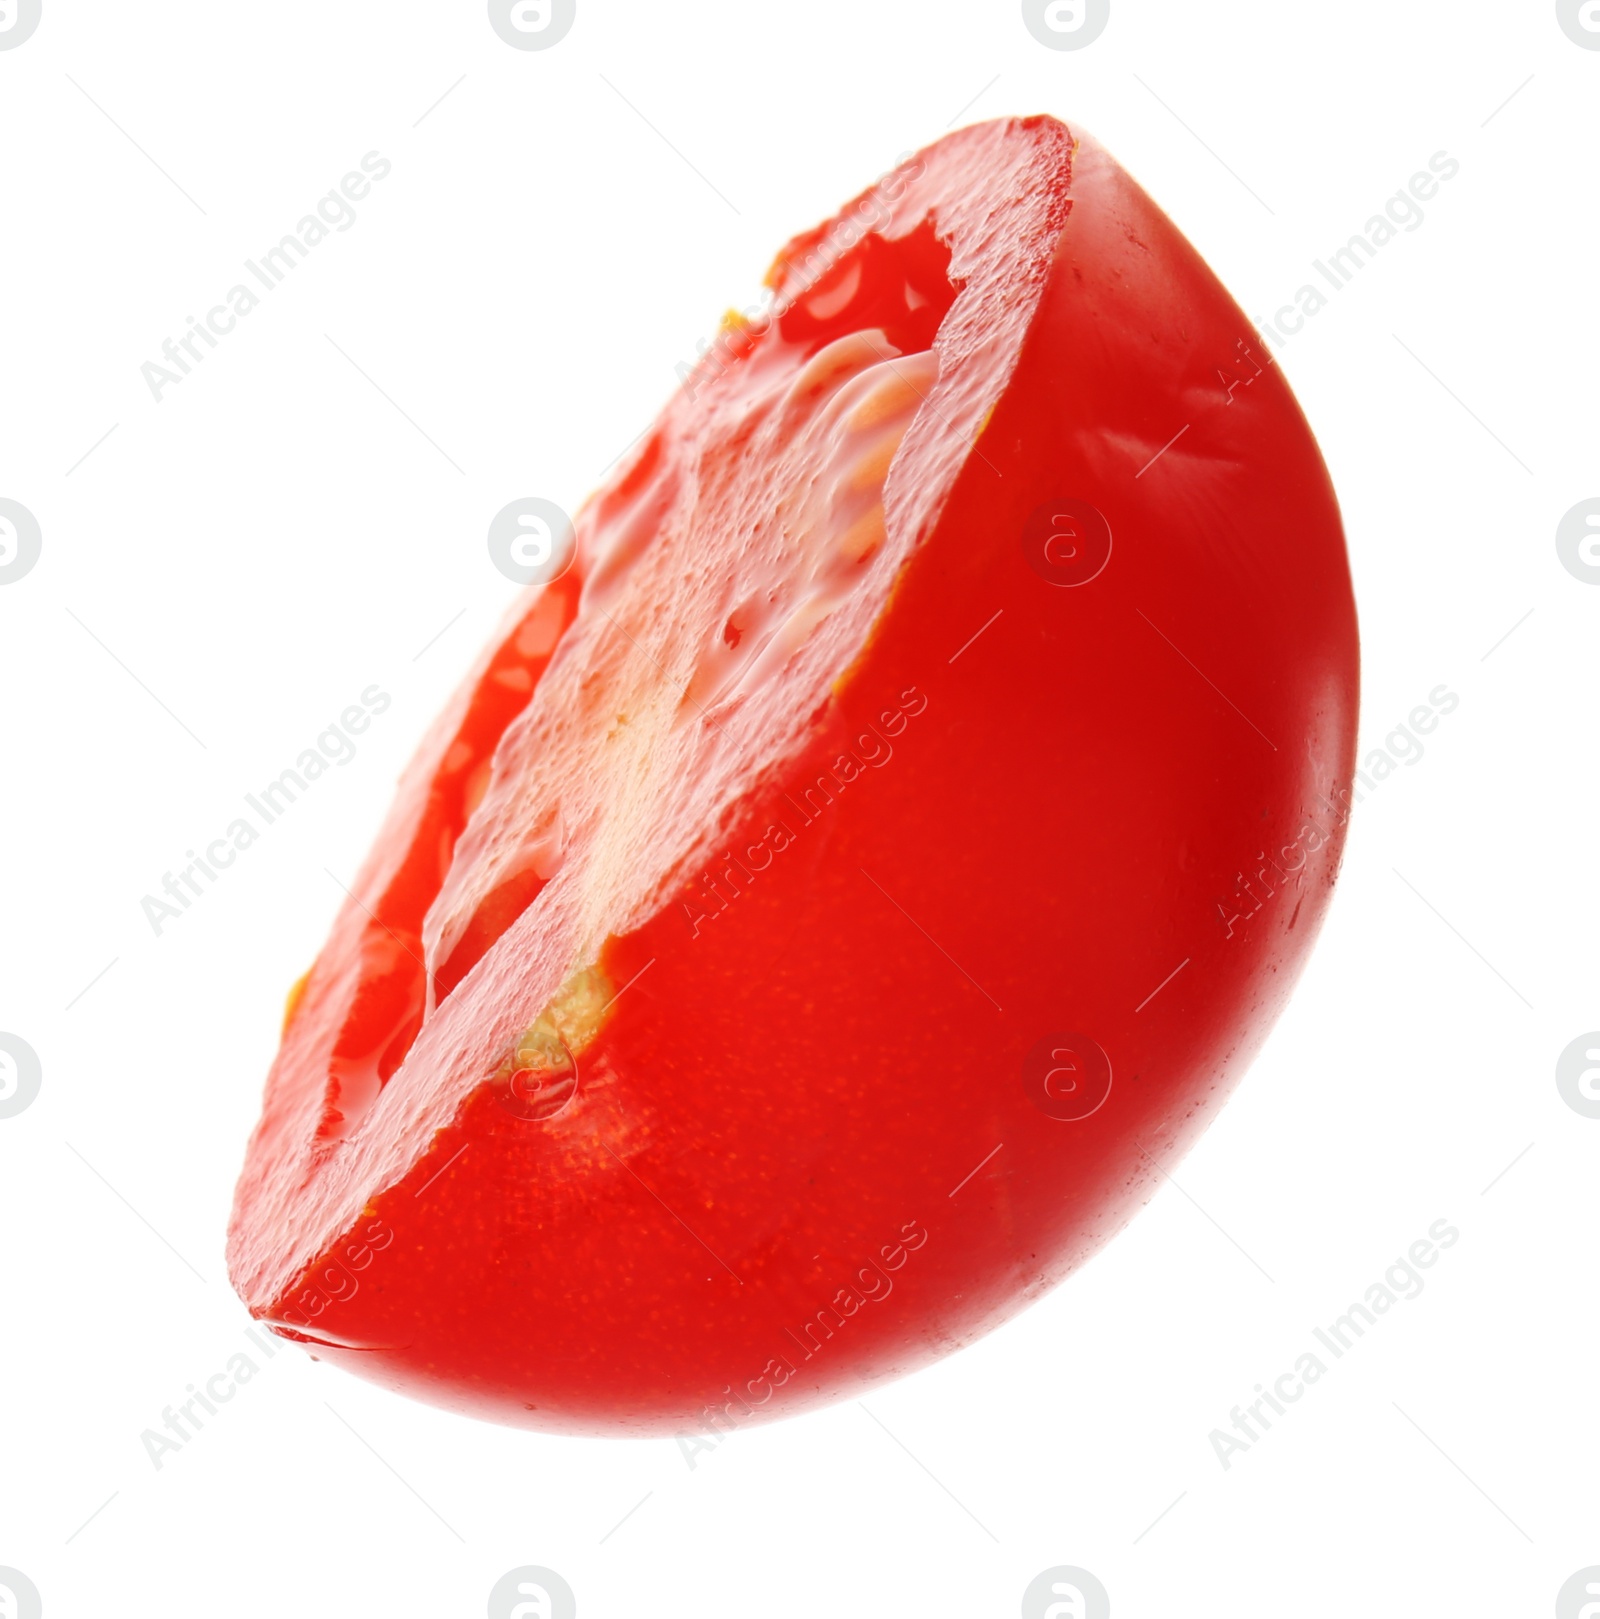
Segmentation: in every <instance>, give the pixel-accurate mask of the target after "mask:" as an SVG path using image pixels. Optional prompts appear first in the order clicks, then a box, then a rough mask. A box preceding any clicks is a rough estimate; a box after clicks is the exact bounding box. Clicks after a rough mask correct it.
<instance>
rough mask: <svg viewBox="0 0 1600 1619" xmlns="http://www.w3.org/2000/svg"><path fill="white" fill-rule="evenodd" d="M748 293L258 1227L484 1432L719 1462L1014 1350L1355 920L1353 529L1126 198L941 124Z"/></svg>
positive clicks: (352, 939)
mask: <svg viewBox="0 0 1600 1619" xmlns="http://www.w3.org/2000/svg"><path fill="white" fill-rule="evenodd" d="M769 280H770V286H771V291H772V311H771V314H770V315H769V316H767V317H764V318H762V319H760V320H758V321H742V320H739V319H736V318H735V319H730V321H729V322H728V323H727V324H726V325H725V327H724V329H723V331H722V332H721V334H719V338H718V341H717V343H716V344H715V345H714V346H713V347H712V349H711V351H710V352H709V353H708V354H707V356H706V357H705V359H704V360H703V361H702V362H701V364H700V365H699V366H698V367H697V368H696V370H695V372H694V374H693V375H692V376H691V377H690V379H689V380H688V382H687V384H686V385H685V386H684V388H683V389H682V390H681V391H680V392H679V393H678V394H677V395H676V396H675V397H674V398H673V399H672V400H671V401H670V402H669V403H668V405H667V406H666V408H665V409H664V410H663V412H662V413H661V416H660V418H659V420H658V421H657V422H656V424H655V425H654V427H653V428H652V429H651V431H650V432H649V433H648V434H647V435H646V436H645V438H644V439H643V440H642V441H641V443H640V444H639V446H638V448H637V449H636V450H635V451H634V452H633V454H632V455H631V456H630V458H629V459H628V460H627V461H626V462H625V463H624V464H623V465H622V466H621V467H620V468H619V469H618V471H617V472H616V474H615V476H614V477H613V478H612V479H611V480H610V481H609V482H608V483H607V484H606V485H605V487H603V488H602V489H601V490H600V491H599V492H598V493H597V494H596V495H595V496H593V497H592V499H591V500H590V501H589V503H588V504H587V505H586V506H585V508H584V509H583V511H582V512H581V513H580V514H579V516H578V518H577V521H576V523H575V533H576V548H577V553H576V561H575V563H574V565H573V567H572V568H571V569H570V570H569V571H568V572H566V573H565V574H563V575H561V576H560V577H559V578H558V579H557V580H556V581H555V582H554V583H552V584H549V585H546V586H544V587H542V588H540V589H536V590H533V591H530V593H529V595H528V598H527V599H526V600H525V601H524V602H523V603H522V604H520V605H519V607H518V610H517V611H516V612H515V613H514V614H513V615H512V617H511V618H510V619H509V620H508V622H507V625H506V627H505V629H504V631H503V633H502V635H501V636H500V637H499V638H498V639H497V641H496V643H495V644H494V645H493V646H492V647H491V648H490V649H489V651H488V652H487V653H486V654H485V656H484V657H483V659H482V660H481V661H480V663H479V665H478V667H477V668H476V669H475V670H474V672H473V674H472V675H471V677H470V678H469V679H468V681H467V682H466V684H465V686H464V687H463V689H462V691H461V692H460V693H458V695H457V696H456V698H455V699H454V701H453V702H452V704H451V705H450V707H449V709H448V710H447V711H446V713H445V715H444V716H443V717H442V718H441V719H440V721H439V722H438V723H437V724H436V725H435V727H434V729H433V731H432V732H431V733H430V734H429V736H428V737H427V739H426V740H425V741H424V743H423V745H422V748H421V751H420V753H419V755H418V758H417V760H416V761H415V763H414V764H413V766H412V768H411V769H410V771H409V772H408V773H407V775H406V777H405V779H404V780H403V782H402V784H401V787H400V791H399V794H398V797H397V801H396V804H395V806H394V809H393V811H392V812H391V814H390V817H389V820H388V822H387V824H386V825H385V827H384V829H383V831H382V832H381V833H380V835H379V838H378V841H377V844H376V846H375V849H374V852H373V854H372V856H371V857H370V859H369V861H368V863H367V865H366V867H365V869H364V870H363V872H362V873H361V875H360V878H359V880H358V882H357V884H356V886H355V889H354V891H353V894H352V898H351V901H350V903H349V904H348V905H347V906H346V907H345V909H344V910H343V912H342V913H341V915H340V917H339V919H338V921H337V922H336V924H335V927H334V931H333V935H332V937H331V938H330V940H329V942H328V944H327V946H326V947H325V948H324V950H323V952H322V954H321V955H320V956H319V958H318V960H317V962H316V965H315V966H314V968H313V970H312V972H311V973H310V975H309V977H308V979H307V981H306V982H305V984H304V986H303V989H301V990H299V991H298V992H297V994H296V996H295V999H294V1002H293V1005H292V1007H291V1011H290V1014H289V1017H288V1020H287V1024H286V1028H285V1034H284V1040H283V1045H282V1049H281V1051H280V1053H279V1056H278V1059H277V1062H276V1064H275V1065H274V1068H273V1072H272V1075H271V1077H270V1079H269V1081H268V1087H267V1095H266V1101H265V1105H264V1109H263V1114H262V1119H261V1122H260V1124H259V1125H258V1127H257V1130H256V1132H255V1135H254V1137H253V1139H252V1141H251V1144H250V1149H249V1153H248V1156H247V1160H246V1164H245V1170H244V1174H243V1176H242V1178H241V1181H240V1184H239V1189H238V1194H237V1198H236V1204H235V1210H234V1218H233V1223H232V1227H231V1230H230V1239H229V1263H230V1271H231V1274H232V1277H233V1280H234V1284H235V1286H236V1287H237V1288H238V1290H239V1292H240V1294H241V1296H242V1297H243V1298H244V1299H245V1301H246V1303H247V1304H248V1305H249V1307H250V1309H251V1311H252V1313H253V1314H255V1315H256V1316H258V1317H260V1318H262V1319H264V1320H265V1321H267V1322H268V1323H270V1324H271V1325H272V1326H273V1327H274V1328H275V1330H278V1331H280V1332H282V1333H283V1334H284V1335H286V1336H291V1337H297V1338H301V1339H304V1340H306V1341H308V1342H310V1343H312V1344H313V1345H316V1346H319V1347H318V1353H319V1354H322V1355H326V1356H328V1357H331V1358H333V1359H335V1360H338V1361H340V1362H341V1363H343V1364H345V1365H347V1366H348V1367H350V1368H351V1369H352V1370H355V1371H357V1372H359V1373H360V1374H362V1375H364V1376H368V1377H371V1378H373V1379H375V1380H376V1381H378V1382H380V1383H383V1384H386V1385H387V1386H389V1387H392V1388H395V1389H400V1390H403V1391H405V1392H408V1393H410V1394H413V1395H415V1396H418V1397H420V1398H424V1399H428V1400H432V1401H435V1402H437V1403H440V1404H444V1405H446V1406H449V1407H452V1408H454V1409H458V1410H461V1411H465V1412H469V1413H471V1414H473V1415H477V1416H482V1417H487V1418H491V1419H495V1420H501V1421H507V1422H514V1423H521V1424H525V1425H529V1426H535V1427H543V1428H553V1429H566V1430H570V1431H580V1432H626V1433H648V1432H685V1431H689V1432H693V1431H696V1430H698V1429H699V1428H700V1427H701V1426H702V1425H704V1424H706V1423H708V1422H710V1423H712V1424H713V1425H720V1426H721V1427H722V1428H724V1429H725V1428H726V1426H727V1424H728V1423H729V1422H734V1423H738V1422H744V1421H748V1420H755V1419H756V1418H765V1417H770V1416H774V1415H779V1414H787V1413H792V1412H794V1411H797V1410H799V1409H802V1408H803V1407H805V1406H807V1405H811V1404H815V1403H818V1402H820V1401H825V1400H829V1399H835V1398H839V1397H842V1396H843V1395H845V1394H848V1393H850V1392H852V1391H855V1390H857V1389H859V1388H861V1387H862V1386H864V1385H865V1384H867V1383H869V1382H871V1381H873V1380H875V1379H881V1378H883V1377H886V1376H890V1375H897V1374H899V1373H902V1372H905V1371H908V1370H910V1369H912V1368H914V1367H915V1366H917V1365H919V1364H922V1363H924V1362H926V1361H927V1360H929V1359H931V1358H934V1357H935V1356H937V1355H939V1354H942V1353H945V1352H947V1351H948V1350H950V1349H952V1348H954V1347H957V1346H959V1345H960V1344H962V1343H965V1342H968V1341H970V1340H971V1339H972V1338H973V1337H975V1336H977V1335H978V1334H980V1333H982V1332H984V1331H986V1330H988V1329H989V1328H991V1327H992V1326H994V1325H995V1324H997V1323H998V1322H999V1321H1001V1320H1003V1319H1004V1318H1005V1317H1006V1316H1008V1315H1009V1314H1011V1313H1013V1312H1015V1311H1016V1310H1017V1309H1019V1308H1020V1307H1021V1306H1022V1305H1023V1304H1024V1303H1026V1302H1027V1300H1029V1299H1030V1298H1032V1297H1035V1296H1037V1295H1038V1294H1039V1293H1040V1292H1042V1291H1043V1290H1045V1289H1046V1288H1048V1287H1049V1286H1051V1285H1053V1284H1054V1283H1055V1282H1057V1281H1059V1280H1060V1279H1061V1278H1062V1277H1063V1276H1065V1275H1066V1274H1067V1273H1068V1272H1069V1271H1070V1270H1071V1269H1072V1268H1073V1267H1074V1266H1075V1265H1076V1264H1077V1263H1078V1262H1080V1261H1081V1260H1082V1259H1083V1258H1084V1257H1085V1256H1086V1255H1087V1254H1089V1253H1090V1252H1092V1251H1093V1250H1094V1248H1095V1247H1096V1246H1098V1245H1099V1244H1100V1243H1101V1242H1103V1241H1104V1240H1105V1238H1106V1237H1107V1236H1109V1235H1110V1234H1111V1233H1112V1232H1114V1231H1115V1230H1116V1229H1117V1228H1118V1227H1119V1226H1120V1225H1121V1224H1123V1223H1124V1222H1125V1221H1126V1220H1127V1219H1128V1218H1130V1217H1131V1215H1132V1214H1133V1213H1134V1212H1135V1211H1136V1209H1137V1207H1138V1206H1139V1205H1140V1203H1141V1202H1143V1201H1144V1200H1145V1199H1146V1198H1148V1196H1149V1195H1150V1194H1151V1192H1152V1191H1153V1189H1154V1187H1155V1186H1156V1185H1157V1184H1158V1183H1159V1177H1160V1173H1161V1171H1162V1169H1163V1168H1164V1167H1166V1166H1167V1165H1169V1164H1170V1163H1171V1162H1172V1161H1173V1160H1174V1159H1175V1158H1176V1157H1177V1156H1178V1155H1179V1154H1180V1153H1181V1152H1182V1151H1183V1150H1184V1149H1185V1148H1186V1146H1187V1145H1188V1144H1189V1143H1190V1142H1192V1140H1193V1139H1194V1137H1195V1135H1196V1134H1197V1132H1198V1131H1199V1130H1200V1128H1202V1126H1203V1125H1204V1123H1205V1122H1206V1121H1207V1120H1208V1119H1209V1118H1210V1116H1212V1115H1213V1114H1214V1113H1215V1111H1216V1109H1217V1107H1218V1106H1219V1104H1220V1102H1221V1100H1222V1098H1223V1097H1224V1096H1225V1094H1226V1092H1227V1090H1228V1089H1229V1088H1230V1086H1231V1085H1232V1084H1233V1083H1234V1082H1235V1080H1236V1079H1237V1078H1238V1076H1239V1074H1240V1073H1241V1072H1242V1070H1243V1068H1244V1066H1245V1065H1246V1064H1247V1062H1248V1060H1249V1058H1250V1056H1251V1054H1252V1053H1253V1051H1254V1049H1255V1048H1256V1046H1257V1045H1258V1044H1259V1042H1260V1040H1261V1039H1262V1038H1263V1036H1264V1034H1265V1032H1266V1030H1267V1028H1268V1027H1269V1026H1270V1023H1271V1021H1272V1019H1273V1017H1274V1016H1275V1015H1276V1013H1277V1010H1278V1009H1279V1007H1280V1006H1281V1005H1282V1003H1283V1000H1284V998H1285V996H1286V995H1287V993H1288V990H1289V988H1290V985H1291V983H1292V981H1293V979H1294V977H1295V975H1296V973H1297V972H1298V970H1299V968H1300V966H1301V965H1302V963H1303V961H1304V959H1305V956H1306V953H1307V951H1308V949H1309V947H1310V944H1311V941H1312V939H1313V937H1314V935H1315V933H1316V930H1317V927H1318V925H1319V923H1320V919H1321V916H1322V913H1323V911H1324V909H1325V907H1326V904H1327V900H1328V896H1329V893H1330V890H1331V886H1332V882H1333V878H1334V875H1335V872H1336V870H1337V865H1338V858H1339V852H1340V849H1341V847H1342V840H1343V826H1344V820H1345V810H1344V807H1343V806H1344V804H1345V803H1346V802H1347V796H1346V789H1347V786H1348V782H1349V779H1350V775H1351V771H1352V768H1353V751H1354V732H1355V713H1356V697H1357V638H1356V626H1355V615H1354V608H1353V604H1352V600H1351V594H1350V584H1349V575H1348V567H1347V563H1346V558H1345V551H1344V542H1343V536H1342V531H1341V528H1340V523H1339V516H1338V509H1337V505H1336V503H1335V500H1334V496H1333V491H1332V489H1331V486H1330V484H1329V481H1328V477H1327V474H1326V471H1325V469H1324V467H1323V464H1322V461H1321V459H1320V457H1319V455H1318V453H1317V449H1316V445H1315V442H1314V440H1313V439H1312V437H1311V434H1310V431H1309V429H1308V428H1307V426H1306V424H1305V421H1304V419H1303V417H1302V416H1301V414H1300V411H1299V409H1298V407H1297V406H1296V404H1295V402H1294V399H1293V397H1292V395H1291V394H1290V392H1289V389H1288V387H1287V384H1286V383H1285V381H1284V379H1283V377H1282V374H1281V373H1280V372H1279V371H1278V370H1277V368H1276V367H1275V366H1273V364H1272V363H1271V361H1270V358H1269V357H1268V356H1267V354H1266V351H1265V349H1264V348H1263V346H1262V345H1261V344H1260V342H1259V341H1258V340H1257V338H1256V337H1255V334H1254V333H1253V332H1252V331H1251V330H1250V327H1249V325H1248V322H1246V320H1245V319H1244V317H1243V316H1242V315H1241V314H1240V313H1239V311H1238V309H1237V308H1236V306H1235V305H1234V304H1233V302H1232V301H1231V300H1230V299H1229V298H1228V296H1227V294H1226V293H1225V292H1224V291H1223V289H1222V288H1221V287H1220V285H1219V284H1218V283H1217V281H1216V279H1215V278H1214V277H1213V276H1212V274H1211V273H1210V271H1209V270H1208V269H1207V268H1206V267H1205V265H1204V264H1203V263H1202V262H1201V261H1200V259H1199V258H1198V257H1197V255H1196V254H1195V253H1194V251H1193V249H1192V248H1190V247H1189V245H1188V244H1187V243H1186V242H1185V241H1184V240H1183V238H1182V237H1181V236H1180V235H1179V234H1178V232H1177V231H1176V230H1175V229H1174V227H1173V226H1172V225H1171V223H1170V222H1169V221H1168V220H1167V219H1166V218H1165V217H1164V216H1163V215H1162V214H1161V213H1160V211H1159V210H1158V209H1157V208H1156V207H1155V205H1154V204H1153V203H1152V202H1151V201H1150V200H1149V199H1148V198H1147V197H1146V196H1145V195H1144V193H1143V192H1142V191H1140V190H1139V188H1138V187H1137V185H1135V184H1134V182H1133V181H1132V180H1131V179H1130V178H1129V177H1128V176H1127V175H1126V174H1125V173H1124V172H1123V171H1122V170H1121V169H1120V168H1119V167H1118V166H1117V165H1116V164H1115V162H1114V161H1113V160H1112V159H1111V158H1110V157H1108V156H1107V155H1106V153H1105V152H1104V151H1102V150H1101V149H1100V148H1099V147H1098V146H1096V145H1095V144H1094V143H1093V142H1092V141H1090V140H1089V139H1088V138H1087V137H1083V136H1080V135H1075V134H1073V133H1071V132H1070V131H1068V130H1067V129H1066V128H1065V127H1064V126H1063V125H1061V124H1059V123H1057V122H1056V121H1054V120H1052V119H1048V118H1032V119H1021V120H1002V121H998V122H995V123H990V124H984V125H979V126H976V127H974V128H971V129H967V130H963V131H960V132H958V133H957V134H955V135H952V136H949V137H947V138H946V139H944V140H942V141H940V142H938V143H937V144H936V145H934V146H931V147H929V148H928V149H927V150H926V151H924V152H921V153H919V154H918V155H917V156H916V157H915V158H913V159H912V160H910V161H909V162H908V163H906V164H905V165H903V166H902V167H901V168H900V169H898V170H896V171H895V172H894V174H892V175H890V176H889V177H887V178H886V179H885V180H884V181H882V182H880V183H879V184H878V185H877V186H875V187H874V188H873V189H872V190H870V191H869V192H867V193H865V194H864V195H863V196H862V197H860V198H858V199H856V200H855V202H853V203H852V204H850V205H849V206H848V207H847V208H846V209H845V210H844V211H843V212H841V214H840V215H839V216H838V217H836V218H835V219H833V220H831V221H829V222H828V223H826V224H824V225H822V226H820V227H818V228H817V229H816V230H814V231H811V232H808V233H806V234H805V235H802V236H799V237H797V238H795V239H794V240H793V241H792V242H790V243H789V244H788V246H787V247H786V248H785V249H784V250H783V251H782V252H781V253H780V254H779V255H778V258H777V260H776V261H775V263H774V267H773V271H772V273H771V276H770V278H769Z"/></svg>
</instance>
